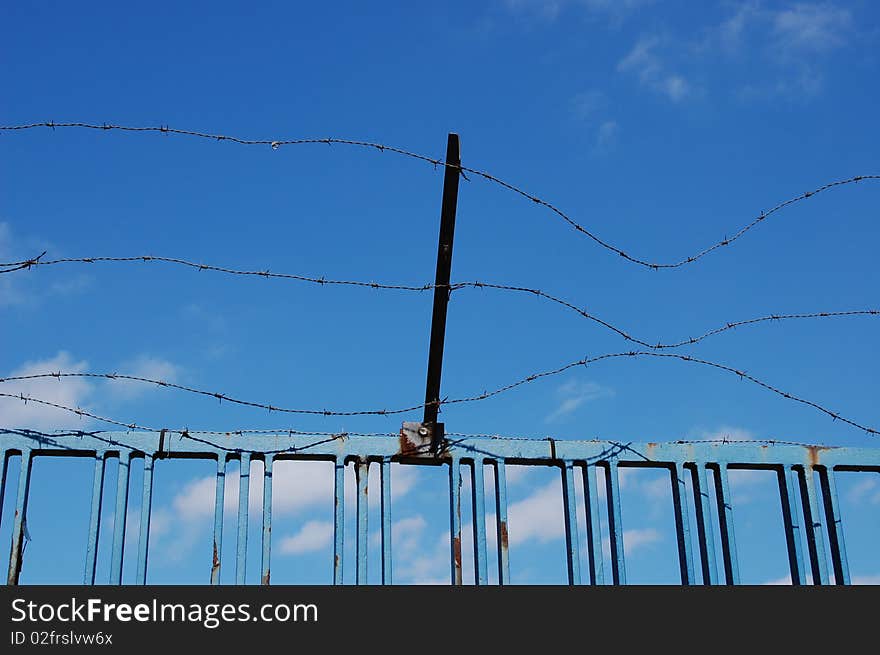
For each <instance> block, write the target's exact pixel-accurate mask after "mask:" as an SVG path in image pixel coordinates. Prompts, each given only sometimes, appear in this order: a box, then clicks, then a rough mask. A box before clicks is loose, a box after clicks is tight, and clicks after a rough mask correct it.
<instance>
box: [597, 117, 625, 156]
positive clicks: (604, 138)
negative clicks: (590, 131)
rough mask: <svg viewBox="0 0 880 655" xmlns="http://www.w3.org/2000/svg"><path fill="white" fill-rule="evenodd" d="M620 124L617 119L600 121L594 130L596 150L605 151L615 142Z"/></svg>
mask: <svg viewBox="0 0 880 655" xmlns="http://www.w3.org/2000/svg"><path fill="white" fill-rule="evenodd" d="M618 132H620V126H619V125H618V124H617V121H602V124H601V125H599V128H598V129H597V130H596V150H598V151H602V152H604V151H607V150H609V149H610V148H611V147H612V146H613V145H614V144H615V143H616V142H617V134H618Z"/></svg>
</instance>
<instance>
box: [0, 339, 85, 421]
mask: <svg viewBox="0 0 880 655" xmlns="http://www.w3.org/2000/svg"><path fill="white" fill-rule="evenodd" d="M87 367H88V362H86V361H85V360H79V361H77V360H76V359H74V358H73V357H72V356H71V355H70V354H69V353H67V352H65V351H60V352H59V353H58V354H57V355H55V356H54V357H51V358H49V359H42V360H37V361H31V362H25V363H24V364H23V365H22V366H20V367H19V368H17V369H15V370H13V371H11V372H10V373H9V374H8V376H6V377H16V376H21V375H35V374H39V373H51V372H57V371H64V372H68V373H81V372H83V371H85V370H87ZM0 391H3V393H10V394H15V395H18V396H24V397H25V398H28V397H31V398H38V399H40V400H45V401H47V402H51V403H55V404H57V405H64V406H65V407H73V408H80V409H88V407H87V403H88V402H89V401H90V399H91V397H92V395H93V392H94V385H92V384H91V383H89V382H88V381H86V380H84V379H80V378H61V379H56V378H37V379H34V380H23V381H15V382H6V383H3V384H2V385H0ZM0 424H2V425H3V426H4V427H10V428H29V429H32V430H55V429H72V428H77V429H78V428H86V427H88V426H89V425H90V424H91V421H90V419H88V418H82V419H80V418H79V417H78V416H76V415H75V414H71V413H70V412H65V411H63V410H60V409H55V408H54V407H49V406H47V405H41V404H39V403H28V402H24V401H22V400H19V399H15V398H0Z"/></svg>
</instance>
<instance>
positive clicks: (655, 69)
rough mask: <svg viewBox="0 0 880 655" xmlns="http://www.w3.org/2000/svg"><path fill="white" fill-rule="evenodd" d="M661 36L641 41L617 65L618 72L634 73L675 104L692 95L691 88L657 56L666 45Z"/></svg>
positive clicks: (644, 38) (642, 81)
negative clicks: (658, 51) (659, 50)
mask: <svg viewBox="0 0 880 655" xmlns="http://www.w3.org/2000/svg"><path fill="white" fill-rule="evenodd" d="M666 42H667V41H666V39H664V38H661V37H660V36H657V35H653V36H646V37H642V38H641V39H639V40H638V41H637V42H636V44H635V45H634V46H633V48H632V50H630V51H629V53H627V55H626V56H625V57H624V58H623V59H621V60H620V62H619V63H618V64H617V70H618V71H620V72H623V73H633V74H634V75H636V76H637V77H638V78H639V82H640V83H641V84H642V85H643V86H646V87H648V88H651V89H653V90H654V91H656V92H658V93H660V94H661V95H664V96H666V97H667V98H669V99H670V100H672V101H673V102H680V101H681V100H683V99H684V98H685V97H687V96H688V95H690V93H691V86H690V84H689V83H688V81H687V80H686V79H685V78H684V76H683V75H681V74H680V73H676V72H672V71H670V70H668V68H667V66H666V64H665V63H664V62H663V60H662V59H661V57H660V56H659V55H658V54H657V50H658V48H660V47H661V46H665V45H666Z"/></svg>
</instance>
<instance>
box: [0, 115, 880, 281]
mask: <svg viewBox="0 0 880 655" xmlns="http://www.w3.org/2000/svg"><path fill="white" fill-rule="evenodd" d="M41 127H46V128H50V129H55V128H83V129H90V130H117V131H124V132H158V133H163V134H175V135H185V136H192V137H198V138H202V139H210V140H215V141H228V142H230V143H236V144H239V145H248V146H256V145H259V146H270V147H271V148H272V149H273V150H277V149H278V148H280V147H281V146H290V145H304V144H319V143H324V144H327V145H333V144H340V145H349V146H357V147H363V148H370V149H375V150H378V151H380V152H385V151H387V152H392V153H395V154H399V155H402V156H404V157H409V158H412V159H416V160H420V161H424V162H427V163H429V164H432V165H433V166H434V168H436V167H437V166H441V165H442V166H448V167H450V168H455V169H458V170H459V171H460V172H461V173H462V175H463V176H464V177H465V179H467V177H466V176H465V173H470V174H472V175H475V176H478V177H481V178H483V179H485V180H487V181H489V182H491V183H493V184H496V185H498V186H500V187H502V188H504V189H507V190H508V191H511V192H513V193H515V194H517V195H519V196H521V197H523V198H525V199H527V200H529V201H530V202H533V203H535V204H537V205H540V206H542V207H544V208H546V209H548V210H549V211H551V212H552V213H554V214H556V215H557V216H558V217H559V218H561V219H562V220H564V221H565V222H566V223H567V224H568V225H569V226H571V227H572V228H573V229H574V230H576V231H577V232H580V233H581V234H583V235H584V236H586V237H587V238H589V239H591V240H592V241H593V242H595V243H596V244H598V245H599V246H600V247H602V248H604V249H606V250H609V251H611V252H613V253H615V254H617V255H619V256H620V257H622V258H623V259H625V260H626V261H628V262H630V263H633V264H637V265H639V266H643V267H646V268H650V269H653V270H659V269H672V268H680V267H682V266H685V265H687V264H692V263H694V262H696V261H697V260H699V259H702V258H703V257H705V256H706V255H708V254H709V253H712V252H714V251H716V250H718V249H720V248H723V247H724V246H729V245H730V244H732V243H733V242H735V241H737V240H739V239H740V238H742V237H743V236H744V235H745V234H746V233H748V232H749V231H751V230H752V229H753V228H754V227H756V226H757V225H759V224H760V223H762V222H764V221H765V220H767V218H769V217H770V216H772V215H773V214H775V213H777V212H778V211H780V210H782V209H784V208H785V207H788V206H789V205H793V204H795V203H798V202H801V201H803V200H806V199H808V198H811V197H813V196H815V195H818V194H820V193H822V192H824V191H828V190H829V189H833V188H835V187H840V186H845V185H849V184H855V183H858V182H862V181H867V180H880V175H876V174H869V175H856V176H853V177H850V178H847V179H842V180H835V181H833V182H829V183H827V184H823V185H822V186H819V187H817V188H815V189H813V190H812V191H806V192H804V193H802V194H800V195H798V196H795V197H793V198H789V199H788V200H784V201H783V202H780V203H778V204H777V205H775V206H774V207H772V208H771V209H769V210H767V211H762V212H761V213H760V214H759V215H758V216H757V217H756V218H754V219H753V220H752V221H751V222H750V223H748V224H747V225H745V226H743V227H741V228H740V229H739V230H737V231H736V232H735V233H734V235H733V236H732V237H725V238H723V239H721V240H720V241H718V242H716V243H714V244H712V245H711V246H709V247H707V248H704V249H703V250H700V251H699V252H697V253H696V254H694V255H691V256H688V257H685V258H684V259H681V260H678V261H673V262H666V263H661V262H652V261H648V260H646V259H641V258H639V257H634V256H632V255H629V254H628V253H627V252H626V251H624V250H623V249H622V248H619V247H617V246H615V245H612V244H611V243H609V242H608V241H605V240H604V239H602V238H600V237H599V236H597V235H596V234H594V233H593V232H592V231H590V230H588V229H586V228H585V227H584V226H583V225H581V224H580V223H578V222H577V221H575V220H574V219H573V218H572V217H571V216H569V215H568V214H567V213H566V212H564V211H562V210H561V209H559V208H558V207H556V206H555V205H554V204H552V203H550V202H548V201H547V200H544V199H543V198H540V197H538V196H536V195H533V194H531V193H529V192H528V191H525V190H524V189H523V188H521V187H519V186H517V185H514V184H511V183H509V182H506V181H505V180H503V179H501V178H499V177H497V176H495V175H493V174H491V173H488V172H485V171H481V170H478V169H475V168H470V167H468V166H464V165H456V164H451V163H446V162H444V161H443V159H440V158H434V157H429V156H427V155H422V154H419V153H416V152H412V151H409V150H404V149H402V148H397V147H394V146H389V145H386V144H382V143H375V142H371V141H360V140H354V139H339V138H323V139H322V138H309V139H279V140H272V139H242V138H240V137H233V136H226V135H222V134H211V133H207V132H198V131H194V130H181V129H176V128H171V127H168V126H164V125H163V126H144V127H137V126H126V125H112V124H108V123H103V124H100V125H98V124H95V123H84V122H64V123H56V122H53V121H44V122H39V123H28V124H22V125H5V126H0V132H12V131H21V130H30V129H36V128H41Z"/></svg>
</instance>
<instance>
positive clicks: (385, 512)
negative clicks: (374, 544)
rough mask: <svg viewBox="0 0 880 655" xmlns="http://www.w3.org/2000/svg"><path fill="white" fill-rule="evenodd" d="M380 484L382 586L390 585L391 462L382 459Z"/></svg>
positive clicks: (386, 458) (387, 459)
mask: <svg viewBox="0 0 880 655" xmlns="http://www.w3.org/2000/svg"><path fill="white" fill-rule="evenodd" d="M379 478H380V482H381V483H382V497H381V503H380V507H379V510H380V513H381V514H382V533H381V537H382V584H385V585H390V584H391V460H390V459H389V458H388V457H385V458H383V459H382V465H381V468H380V469H379Z"/></svg>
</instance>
